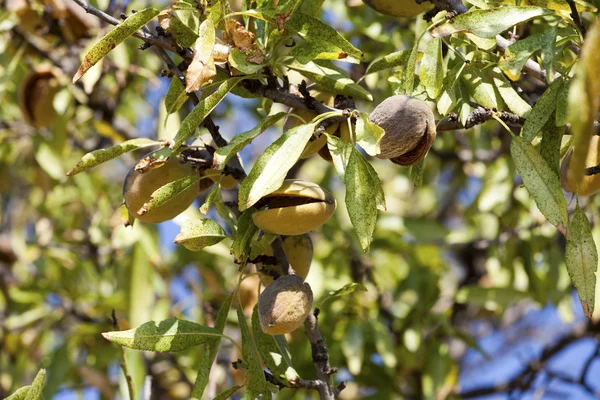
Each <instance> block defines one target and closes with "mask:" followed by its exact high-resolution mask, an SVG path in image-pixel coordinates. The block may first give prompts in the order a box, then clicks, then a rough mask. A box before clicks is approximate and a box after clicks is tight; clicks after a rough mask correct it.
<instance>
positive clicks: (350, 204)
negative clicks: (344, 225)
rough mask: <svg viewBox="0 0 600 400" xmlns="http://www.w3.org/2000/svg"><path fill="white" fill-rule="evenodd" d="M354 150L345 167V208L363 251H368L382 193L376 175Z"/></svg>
mask: <svg viewBox="0 0 600 400" xmlns="http://www.w3.org/2000/svg"><path fill="white" fill-rule="evenodd" d="M371 169H373V167H372V166H371V165H370V164H369V163H368V162H367V161H366V160H365V159H364V157H363V156H362V155H361V154H360V153H359V152H358V150H356V149H352V153H351V154H350V159H349V160H348V166H347V167H346V177H345V179H346V207H347V208H348V214H349V215H350V221H352V225H354V230H355V231H356V233H357V235H358V239H359V241H360V244H361V246H362V248H363V251H365V252H366V251H367V250H368V249H369V245H370V244H371V241H372V240H373V232H374V231H375V222H376V221H377V206H378V204H377V203H378V201H377V197H378V195H374V194H376V193H378V192H383V190H382V189H381V182H380V181H379V179H378V178H377V173H376V172H375V171H371Z"/></svg>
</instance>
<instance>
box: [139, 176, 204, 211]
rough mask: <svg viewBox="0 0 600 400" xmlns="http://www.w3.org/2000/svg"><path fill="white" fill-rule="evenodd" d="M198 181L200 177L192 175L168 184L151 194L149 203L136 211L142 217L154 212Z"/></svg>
mask: <svg viewBox="0 0 600 400" xmlns="http://www.w3.org/2000/svg"><path fill="white" fill-rule="evenodd" d="M199 180H200V175H192V176H186V177H183V178H181V179H177V180H175V181H173V182H169V183H167V184H166V185H164V186H161V187H159V188H158V189H156V190H155V191H154V192H152V195H151V196H150V201H148V202H146V203H144V205H143V206H142V208H141V209H140V210H137V211H138V212H139V213H140V214H141V215H143V214H146V213H147V212H150V211H152V210H154V209H155V208H158V207H161V206H163V205H165V204H166V203H167V202H169V201H170V200H172V199H173V198H175V197H177V196H178V195H180V194H181V193H183V192H185V191H186V190H188V189H189V188H191V187H192V186H194V185H196V184H197V182H198V181H199Z"/></svg>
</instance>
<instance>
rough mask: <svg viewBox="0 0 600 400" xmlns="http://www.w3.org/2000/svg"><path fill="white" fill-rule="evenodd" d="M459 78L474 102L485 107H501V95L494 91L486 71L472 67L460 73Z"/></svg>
mask: <svg viewBox="0 0 600 400" xmlns="http://www.w3.org/2000/svg"><path fill="white" fill-rule="evenodd" d="M461 79H462V83H463V84H464V86H465V87H466V88H467V90H468V91H469V93H470V95H471V97H472V98H473V100H475V103H477V104H479V105H481V106H483V107H486V108H495V109H500V110H501V109H503V105H504V104H503V100H502V97H501V96H500V94H499V93H497V92H496V89H495V86H494V85H493V84H492V83H491V81H490V79H489V76H488V73H487V71H480V70H478V69H476V68H472V69H470V70H469V71H468V72H465V73H464V74H462V77H461Z"/></svg>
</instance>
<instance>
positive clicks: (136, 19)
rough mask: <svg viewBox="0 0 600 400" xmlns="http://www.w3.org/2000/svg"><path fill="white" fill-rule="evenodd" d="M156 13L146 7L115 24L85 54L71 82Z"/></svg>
mask: <svg viewBox="0 0 600 400" xmlns="http://www.w3.org/2000/svg"><path fill="white" fill-rule="evenodd" d="M158 13H159V10H157V9H155V8H146V9H144V10H141V11H138V12H137V13H135V14H132V15H130V16H129V17H127V19H125V20H124V21H123V22H121V23H120V24H119V25H117V26H115V27H114V28H113V29H112V30H111V31H110V32H108V34H107V35H106V36H104V37H103V38H102V39H100V41H98V43H96V44H95V45H94V47H92V48H91V50H90V51H89V52H88V53H87V54H86V55H85V57H84V58H83V62H82V63H81V66H80V67H79V69H78V70H77V73H76V74H75V76H74V77H73V83H75V82H77V81H78V80H79V78H81V77H82V76H83V74H85V73H86V72H87V71H88V70H89V69H90V68H92V66H93V65H94V64H96V63H97V62H98V61H100V60H101V59H102V58H103V57H104V56H105V55H107V54H108V53H110V51H111V50H112V49H114V48H115V47H116V46H117V45H118V44H120V43H121V42H122V41H123V40H125V39H127V38H128V37H129V36H131V35H133V34H134V33H135V32H137V30H138V29H140V28H141V27H142V26H144V25H146V23H148V22H149V21H150V20H152V19H153V18H154V17H156V16H157V15H158Z"/></svg>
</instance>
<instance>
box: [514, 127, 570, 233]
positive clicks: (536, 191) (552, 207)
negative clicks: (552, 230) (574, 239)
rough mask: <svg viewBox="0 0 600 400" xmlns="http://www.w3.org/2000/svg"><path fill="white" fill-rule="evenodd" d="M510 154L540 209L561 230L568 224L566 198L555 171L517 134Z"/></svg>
mask: <svg viewBox="0 0 600 400" xmlns="http://www.w3.org/2000/svg"><path fill="white" fill-rule="evenodd" d="M510 154H511V156H512V158H513V160H514V162H515V166H516V167H517V171H518V172H519V175H521V178H522V179H523V183H524V184H525V187H526V188H527V190H528V191H529V193H530V194H531V197H533V200H535V203H536V204H537V206H538V208H539V210H540V211H541V212H542V214H544V216H545V217H546V219H548V221H549V222H550V223H551V224H553V225H554V226H556V227H557V228H558V229H559V230H561V231H564V229H565V228H566V226H567V224H568V218H567V201H566V200H565V196H564V195H563V192H562V188H561V187H560V180H559V178H558V175H557V174H556V172H555V171H554V170H553V169H552V168H551V167H550V166H549V165H548V164H547V163H546V160H544V158H543V157H542V156H541V155H540V153H538V152H537V150H536V149H535V147H533V145H532V144H531V143H527V142H525V141H524V140H523V139H522V138H521V137H519V136H514V137H513V140H512V142H511V144H510Z"/></svg>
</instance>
